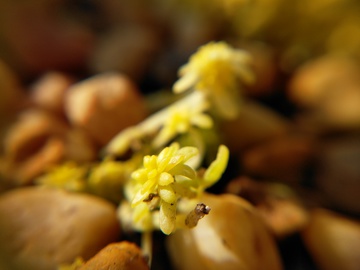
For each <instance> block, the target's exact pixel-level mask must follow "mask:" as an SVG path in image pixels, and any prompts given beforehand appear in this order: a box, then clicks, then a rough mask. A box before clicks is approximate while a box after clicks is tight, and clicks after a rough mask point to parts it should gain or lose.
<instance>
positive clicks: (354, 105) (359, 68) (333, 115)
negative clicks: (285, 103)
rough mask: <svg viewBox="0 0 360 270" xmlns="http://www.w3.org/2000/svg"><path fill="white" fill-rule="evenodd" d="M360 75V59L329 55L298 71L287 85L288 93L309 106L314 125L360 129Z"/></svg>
mask: <svg viewBox="0 0 360 270" xmlns="http://www.w3.org/2000/svg"><path fill="white" fill-rule="evenodd" d="M359 77H360V63H359V62H357V61H356V60H354V59H351V58H346V57H341V56H336V55H326V56H323V57H321V58H318V59H314V60H312V61H310V62H308V63H306V64H304V65H303V66H302V67H300V68H299V69H298V70H297V71H296V73H295V75H294V76H293V78H292V80H291V81H290V84H289V87H288V88H289V96H290V98H291V99H292V100H293V101H294V102H295V103H297V104H299V105H300V106H302V107H303V108H306V109H308V110H307V112H308V115H307V116H306V117H307V118H308V119H307V120H308V121H311V122H310V124H312V125H320V126H319V127H321V128H323V129H325V130H326V129H329V128H330V129H353V128H359V127H360V80H359ZM319 127H318V128H319Z"/></svg>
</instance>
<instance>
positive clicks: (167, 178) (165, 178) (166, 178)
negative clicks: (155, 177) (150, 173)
mask: <svg viewBox="0 0 360 270" xmlns="http://www.w3.org/2000/svg"><path fill="white" fill-rule="evenodd" d="M172 182H174V177H173V176H172V175H171V174H169V173H167V172H163V173H161V174H160V177H159V185H161V186H166V185H169V184H171V183H172Z"/></svg>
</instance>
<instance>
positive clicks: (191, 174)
mask: <svg viewBox="0 0 360 270" xmlns="http://www.w3.org/2000/svg"><path fill="white" fill-rule="evenodd" d="M169 173H171V174H172V175H181V176H184V177H186V178H189V179H194V178H195V177H196V172H195V170H194V169H193V168H191V167H190V166H188V165H185V164H182V163H180V164H178V165H176V166H175V167H174V168H172V169H171V170H170V171H169Z"/></svg>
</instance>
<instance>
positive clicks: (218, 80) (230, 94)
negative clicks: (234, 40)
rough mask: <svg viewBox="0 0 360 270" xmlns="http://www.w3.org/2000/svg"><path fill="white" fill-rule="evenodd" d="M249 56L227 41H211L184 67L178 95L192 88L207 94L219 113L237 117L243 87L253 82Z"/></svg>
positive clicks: (179, 81) (178, 86)
mask: <svg viewBox="0 0 360 270" xmlns="http://www.w3.org/2000/svg"><path fill="white" fill-rule="evenodd" d="M249 64H250V56H249V54H248V53H246V52H245V51H242V50H236V49H233V48H232V47H230V46H229V45H228V44H226V43H225V42H217V43H216V42H211V43H209V44H207V45H204V46H202V47H200V48H199V50H198V51H197V52H196V53H195V54H194V55H192V56H191V58H190V61H189V63H187V64H186V65H184V66H183V67H182V68H181V69H180V71H179V74H180V76H181V78H180V79H179V80H178V81H177V82H176V83H175V84H174V87H173V90H174V92H175V93H181V92H184V91H186V90H188V89H190V88H193V89H194V90H197V91H201V92H204V93H205V94H206V95H207V97H208V99H209V100H210V101H211V103H212V104H213V105H214V106H215V108H216V109H217V111H218V112H219V113H220V114H221V115H222V116H223V117H225V118H234V117H235V116H237V114H238V111H239V105H238V103H239V91H240V87H241V84H240V83H245V84H249V83H252V82H253V81H254V74H253V72H252V70H251V69H250V67H249Z"/></svg>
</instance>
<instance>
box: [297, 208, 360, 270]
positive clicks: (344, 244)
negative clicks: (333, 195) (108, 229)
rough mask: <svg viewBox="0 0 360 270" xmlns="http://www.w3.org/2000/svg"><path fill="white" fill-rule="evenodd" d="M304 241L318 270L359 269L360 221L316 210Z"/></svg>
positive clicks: (306, 230)
mask: <svg viewBox="0 0 360 270" xmlns="http://www.w3.org/2000/svg"><path fill="white" fill-rule="evenodd" d="M302 237H303V240H304V242H305V245H306V247H307V248H308V249H309V251H310V254H311V255H312V256H313V259H314V261H315V262H316V264H317V265H318V267H319V269H321V270H338V269H342V270H357V269H359V266H360V256H359V255H360V253H359V251H360V222H359V220H353V219H350V218H347V217H345V216H342V215H339V214H336V213H334V212H332V211H329V210H325V209H315V210H314V211H313V212H312V214H311V219H310V223H309V225H308V226H307V227H306V229H305V230H304V231H303V232H302Z"/></svg>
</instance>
